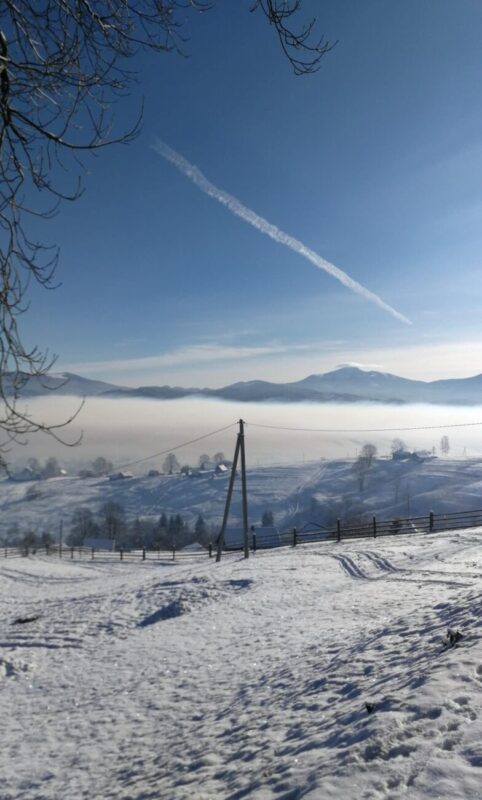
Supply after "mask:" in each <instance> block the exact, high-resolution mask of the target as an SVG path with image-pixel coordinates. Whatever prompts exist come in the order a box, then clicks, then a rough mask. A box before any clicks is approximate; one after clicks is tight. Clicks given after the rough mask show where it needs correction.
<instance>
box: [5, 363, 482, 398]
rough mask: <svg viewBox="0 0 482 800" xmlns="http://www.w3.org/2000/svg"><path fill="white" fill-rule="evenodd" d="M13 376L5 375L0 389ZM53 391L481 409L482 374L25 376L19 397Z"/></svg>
mask: <svg viewBox="0 0 482 800" xmlns="http://www.w3.org/2000/svg"><path fill="white" fill-rule="evenodd" d="M9 380H10V381H11V382H12V383H13V377H12V376H9V375H8V374H7V375H5V376H4V384H5V385H6V386H7V389H8V383H9ZM53 391H57V392H58V393H59V394H62V395H69V396H75V397H105V398H129V397H131V398H132V397H136V398H147V399H152V400H176V399H181V398H183V397H191V396H197V397H209V398H218V399H221V400H228V401H238V402H290V403H291V402H317V403H360V402H369V403H397V404H398V403H399V404H403V403H432V404H447V405H478V404H482V374H477V375H473V376H470V377H468V378H446V379H439V380H436V381H421V380H413V379H411V378H402V377H400V376H398V375H395V374H393V373H389V372H377V371H375V370H362V369H360V368H359V367H340V368H338V369H335V370H332V371H330V372H325V373H312V374H311V375H308V376H307V377H306V378H302V379H301V380H298V381H290V382H287V383H274V382H270V381H263V380H252V381H238V382H236V383H232V384H228V385H226V386H222V387H220V388H218V389H212V388H207V387H205V388H197V387H182V386H169V385H167V384H164V385H160V386H156V385H152V386H138V387H129V386H121V385H116V384H112V383H108V382H105V381H99V380H91V379H90V378H84V377H83V376H81V375H76V374H75V373H72V372H62V373H52V374H50V375H46V376H44V377H43V378H41V379H40V378H35V377H27V376H26V378H25V385H24V386H23V388H22V390H21V392H20V397H21V398H31V397H41V396H46V395H51V394H52V392H53Z"/></svg>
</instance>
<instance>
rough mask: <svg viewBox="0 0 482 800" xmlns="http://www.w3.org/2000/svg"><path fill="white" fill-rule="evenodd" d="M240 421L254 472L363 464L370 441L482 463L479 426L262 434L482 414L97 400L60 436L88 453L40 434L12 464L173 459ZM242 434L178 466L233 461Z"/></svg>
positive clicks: (61, 400) (138, 468) (481, 411)
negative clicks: (320, 462)
mask: <svg viewBox="0 0 482 800" xmlns="http://www.w3.org/2000/svg"><path fill="white" fill-rule="evenodd" d="M76 402H77V401H76V400H75V399H73V398H71V397H61V396H51V397H49V398H39V399H35V400H31V401H29V412H30V414H31V415H32V416H33V417H35V418H36V419H42V420H43V421H45V422H47V423H58V422H59V421H62V420H63V419H66V418H68V417H69V416H70V415H71V414H72V412H73V411H74V410H75V409H76V407H77V406H76ZM240 418H242V419H244V420H245V421H246V422H247V427H246V448H247V458H248V464H249V463H252V464H272V463H283V462H285V463H292V462H298V461H303V460H312V459H317V458H330V459H331V458H347V457H350V458H354V457H356V455H357V453H358V452H359V450H360V448H361V447H362V445H363V444H364V443H365V442H372V443H374V444H375V445H376V446H377V447H378V449H379V454H380V455H384V454H388V453H389V451H390V443H391V441H392V440H393V439H394V438H395V437H400V438H401V439H403V440H404V442H406V444H407V447H408V448H409V449H420V448H424V449H429V450H431V449H432V447H433V446H435V447H436V448H437V454H439V444H440V439H441V437H442V436H443V435H444V434H446V435H447V436H448V437H449V441H450V448H451V449H450V456H451V457H453V458H462V457H464V456H466V457H474V456H477V457H478V456H482V424H481V425H480V426H478V427H459V428H449V427H443V428H440V429H436V430H418V431H408V430H406V431H405V430H401V431H385V432H367V433H354V432H353V433H338V432H333V433H326V432H323V433H321V432H312V431H311V432H303V431H286V430H272V429H269V428H258V427H255V424H258V425H271V426H276V425H277V426H280V427H288V428H290V427H294V428H325V429H340V428H343V429H348V428H349V429H354V428H357V429H358V428H361V429H367V428H413V427H418V426H433V425H446V426H447V425H450V424H452V425H461V424H465V423H471V422H479V421H480V422H481V423H482V407H480V406H477V407H475V406H470V407H461V406H430V405H424V404H417V405H402V406H399V405H382V404H368V403H367V404H346V405H339V404H311V403H289V404H281V403H231V402H223V401H219V400H210V399H205V398H183V399H181V400H168V401H162V402H160V401H156V400H147V399H100V398H89V399H88V400H87V401H86V402H85V405H84V407H83V408H82V410H81V411H80V413H79V415H78V416H77V418H76V419H75V420H74V422H73V423H71V424H70V425H69V426H68V427H66V428H64V429H61V430H60V431H59V432H58V433H60V435H61V436H62V437H63V438H64V439H65V440H66V441H70V442H72V441H74V440H75V439H76V437H77V436H78V435H79V434H80V433H81V432H83V438H82V442H81V444H80V445H79V446H77V447H75V448H67V447H65V446H63V445H61V444H58V443H57V442H55V440H53V439H52V438H51V437H48V436H45V435H41V434H37V435H35V436H31V437H30V439H29V442H28V444H27V445H26V446H24V447H21V446H18V445H13V446H12V447H11V449H10V453H9V454H7V459H8V460H9V461H10V462H11V463H14V464H17V465H20V464H24V463H26V461H27V459H28V458H30V457H32V456H35V457H37V458H39V459H41V460H42V459H45V458H47V457H48V456H55V457H57V458H58V459H59V461H61V462H62V463H63V464H65V465H67V464H69V463H75V464H77V465H81V464H82V465H84V464H86V463H88V462H89V461H90V460H92V459H94V458H96V457H97V456H99V455H102V456H104V457H106V458H108V459H110V460H111V461H113V462H114V464H115V465H116V466H119V467H120V466H122V465H124V464H125V463H126V462H129V461H132V460H136V459H140V458H144V457H145V456H149V455H151V454H153V453H157V452H159V451H163V450H170V449H171V448H174V447H175V446H177V445H178V444H180V443H182V442H185V441H188V440H190V439H194V438H197V437H199V436H203V435H204V434H206V433H209V432H210V431H213V430H216V429H218V428H221V427H223V426H225V425H229V424H230V423H233V424H234V423H236V421H237V420H239V419H240ZM250 423H251V424H250ZM236 430H237V429H236V427H233V428H232V429H231V430H228V431H225V432H223V433H219V434H216V435H215V436H213V437H210V438H208V439H205V440H204V441H201V442H198V443H195V444H191V445H188V446H187V447H184V448H182V449H180V450H177V451H176V455H177V458H178V460H179V462H180V463H181V464H184V463H189V464H192V465H195V464H197V461H198V458H199V456H200V455H201V454H202V453H207V454H214V453H215V452H218V451H222V452H224V454H225V455H226V457H228V458H232V454H233V451H234V446H235V435H236ZM162 461H163V457H158V458H153V459H152V460H149V461H146V462H144V463H142V464H139V465H133V466H132V467H129V469H131V471H133V472H136V473H142V472H145V471H146V470H147V469H150V468H160V467H161V465H162Z"/></svg>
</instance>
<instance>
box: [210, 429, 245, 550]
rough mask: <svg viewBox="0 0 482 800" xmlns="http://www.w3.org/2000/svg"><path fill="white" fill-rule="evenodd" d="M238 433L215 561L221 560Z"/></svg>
mask: <svg viewBox="0 0 482 800" xmlns="http://www.w3.org/2000/svg"><path fill="white" fill-rule="evenodd" d="M239 448H240V442H239V433H238V437H237V439H236V448H235V450H234V458H233V466H232V467H231V476H230V478H229V486H228V495H227V497H226V505H225V506H224V516H223V524H222V525H221V530H220V532H219V536H218V543H217V544H218V547H217V551H216V562H219V561H221V551H222V549H223V544H224V533H225V531H226V524H227V522H228V517H229V509H230V506H231V497H232V495H233V486H234V478H235V476H236V468H237V466H238V456H239Z"/></svg>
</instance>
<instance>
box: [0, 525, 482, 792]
mask: <svg viewBox="0 0 482 800" xmlns="http://www.w3.org/2000/svg"><path fill="white" fill-rule="evenodd" d="M481 589H482V529H475V530H470V531H460V532H455V533H445V534H432V535H411V536H403V537H402V536H400V537H397V538H394V537H390V538H389V539H387V540H379V539H377V540H376V541H367V540H365V541H360V542H350V543H343V542H342V543H341V544H339V545H336V544H324V545H322V544H319V545H313V546H306V547H298V548H296V549H291V548H286V549H283V550H279V551H276V552H273V551H270V552H258V553H257V554H256V556H255V557H251V558H250V559H249V560H248V561H244V560H243V559H241V558H239V557H238V556H237V555H236V556H224V557H223V560H222V562H221V564H219V565H216V564H215V563H214V560H212V561H209V560H208V559H206V561H204V560H203V561H202V562H201V561H199V560H198V561H194V560H193V561H192V563H189V562H188V561H184V562H182V563H174V564H171V565H161V564H156V563H154V562H146V563H137V564H134V563H122V564H121V563H109V564H107V563H105V564H102V563H98V562H87V561H86V562H84V563H83V562H80V563H79V562H71V561H62V562H60V561H59V560H58V559H54V558H51V559H48V558H42V557H34V558H28V559H22V558H17V559H11V560H3V559H2V560H1V561H0V593H1V598H2V607H3V609H4V613H3V615H2V623H1V625H2V630H1V634H0V641H1V651H0V673H1V678H0V698H1V700H0V708H1V720H2V725H1V727H2V747H1V750H0V761H1V769H0V797H1V798H2V800H13V799H14V798H15V800H16V799H17V798H23V799H24V800H34V799H35V800H40V798H46V799H47V798H52V799H53V798H55V800H59V799H60V798H62V799H63V798H75V800H77V798H85V799H86V800H87V798H88V799H89V800H92V798H126V799H127V798H129V799H130V800H134V799H136V800H140V799H141V798H143V800H144V799H147V798H169V800H171V799H172V800H187V799H188V798H189V799H191V798H196V799H198V798H199V800H208V798H209V799H211V798H229V799H230V800H241V798H255V799H256V800H268V799H270V798H283V799H284V800H295V798H301V797H303V798H310V800H334V799H335V798H336V800H340V798H347V799H348V800H350V799H351V798H353V799H355V798H356V799H357V800H358V799H360V800H361V799H363V800H368V799H369V798H371V799H372V800H376V799H378V798H383V800H386V799H390V800H396V799H397V798H410V800H417V799H422V798H423V799H424V800H425V799H428V798H431V799H432V798H433V799H435V798H439V799H440V798H443V800H458V798H460V800H462V798H463V800H480V797H481V796H482V789H481V786H482V644H481V641H480V633H481V627H482V595H481ZM34 617H37V618H36V619H32V621H30V622H25V621H24V622H19V621H18V620H19V619H23V620H25V619H26V618H34ZM448 628H451V629H453V630H456V631H460V633H461V634H462V638H461V639H460V641H459V642H458V644H457V645H456V646H454V647H449V646H446V644H445V642H446V631H447V629H448ZM367 703H368V707H367V705H366V704H367Z"/></svg>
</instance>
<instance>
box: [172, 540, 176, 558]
mask: <svg viewBox="0 0 482 800" xmlns="http://www.w3.org/2000/svg"><path fill="white" fill-rule="evenodd" d="M172 560H173V561H175V560H176V545H175V544H173V545H172Z"/></svg>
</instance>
